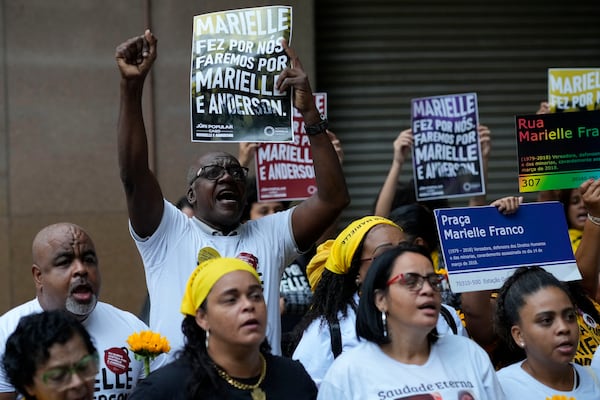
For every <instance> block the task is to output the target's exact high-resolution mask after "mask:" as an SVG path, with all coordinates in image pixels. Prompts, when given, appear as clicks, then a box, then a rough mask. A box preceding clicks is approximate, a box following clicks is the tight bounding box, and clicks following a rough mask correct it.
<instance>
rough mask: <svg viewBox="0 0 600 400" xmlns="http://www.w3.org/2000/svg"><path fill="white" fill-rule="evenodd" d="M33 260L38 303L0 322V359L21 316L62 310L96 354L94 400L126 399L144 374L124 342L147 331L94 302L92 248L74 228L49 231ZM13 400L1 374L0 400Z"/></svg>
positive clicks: (96, 278)
mask: <svg viewBox="0 0 600 400" xmlns="http://www.w3.org/2000/svg"><path fill="white" fill-rule="evenodd" d="M32 258H33V265H32V267H31V273H32V275H33V282H34V284H35V289H36V297H35V299H33V300H30V301H28V302H27V303H24V304H21V305H20V306H17V307H15V308H13V309H12V310H10V311H8V312H7V313H6V314H4V315H3V316H2V317H0V352H1V355H4V344H5V342H6V339H7V338H8V336H10V334H11V333H12V332H13V331H14V330H15V328H16V327H17V324H18V322H19V319H20V318H21V317H22V316H25V315H29V314H34V313H39V312H42V311H49V310H57V309H65V310H67V311H68V312H69V313H71V314H73V315H74V316H75V317H76V318H77V319H79V320H80V321H81V322H82V323H83V325H84V326H85V328H86V329H87V330H88V332H89V333H90V335H91V337H92V339H93V340H94V344H95V345H96V348H97V349H98V353H99V354H98V355H99V359H100V369H99V372H98V375H97V376H96V380H95V388H94V391H95V399H97V400H108V399H125V398H126V397H127V396H128V394H129V393H130V392H131V391H132V390H133V388H134V387H135V385H136V384H137V381H138V379H139V378H140V377H141V376H142V374H143V363H142V362H140V361H137V360H135V358H134V357H133V354H132V353H131V352H130V351H128V350H127V343H126V340H127V337H128V336H129V335H130V334H132V333H133V332H139V331H141V330H147V329H148V327H147V326H146V325H145V324H144V323H143V322H142V321H140V320H139V319H138V318H137V317H136V316H134V315H133V314H131V313H129V312H126V311H122V310H119V309H118V308H115V307H113V306H111V305H109V304H106V303H103V302H100V301H98V295H99V293H100V270H99V268H98V256H97V254H96V248H95V247H94V242H93V241H92V239H91V238H90V236H89V235H88V234H87V233H86V232H85V231H84V230H83V229H82V228H81V227H79V226H77V225H75V224H71V223H66V222H65V223H58V224H54V225H50V226H47V227H45V228H43V229H42V230H41V231H40V232H39V233H38V234H37V235H36V237H35V239H34V240H33V246H32ZM162 361H163V360H162V359H160V360H159V361H158V362H157V363H156V364H155V365H154V367H157V366H158V364H160V363H162ZM15 398H16V393H15V389H14V388H13V387H12V386H11V385H10V384H9V383H8V380H7V379H6V376H5V375H4V371H2V373H1V374H0V400H6V399H15Z"/></svg>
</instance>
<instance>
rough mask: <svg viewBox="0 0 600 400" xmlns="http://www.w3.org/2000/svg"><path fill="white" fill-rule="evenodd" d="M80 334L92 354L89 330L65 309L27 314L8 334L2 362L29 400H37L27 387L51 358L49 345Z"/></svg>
mask: <svg viewBox="0 0 600 400" xmlns="http://www.w3.org/2000/svg"><path fill="white" fill-rule="evenodd" d="M77 336H79V337H81V339H82V340H83V343H84V345H85V347H86V350H87V351H88V353H89V354H95V353H96V348H95V347H94V343H93V342H92V339H91V337H90V334H89V333H88V332H87V330H86V329H85V328H84V327H83V325H81V322H79V321H78V320H77V319H76V318H75V317H74V316H73V315H72V314H70V313H68V312H67V311H64V310H54V311H44V312H41V313H37V314H31V315H27V316H25V317H23V318H21V320H20V321H19V324H18V325H17V328H16V329H15V331H14V332H13V333H12V334H11V335H10V336H9V337H8V339H7V341H6V348H5V350H4V357H3V359H2V364H3V366H4V371H5V372H6V376H7V377H8V380H9V382H10V383H11V385H13V386H14V387H15V389H16V390H17V391H18V392H19V393H21V394H22V395H23V396H24V398H25V399H27V400H35V396H31V395H29V394H28V393H27V390H26V389H25V388H26V387H28V386H33V377H34V376H35V373H36V371H37V369H38V367H40V366H42V365H43V364H45V363H46V362H47V361H48V360H49V359H50V348H51V347H52V346H54V345H55V344H65V343H66V342H68V341H69V340H71V339H72V338H74V337H77Z"/></svg>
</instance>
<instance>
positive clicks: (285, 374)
mask: <svg viewBox="0 0 600 400" xmlns="http://www.w3.org/2000/svg"><path fill="white" fill-rule="evenodd" d="M265 359H266V361H267V374H266V376H265V380H264V381H263V383H262V384H261V385H260V388H261V389H262V390H263V391H264V392H265V393H266V397H267V399H286V400H314V399H316V398H317V387H316V385H315V383H314V382H313V381H312V379H311V378H310V376H309V375H308V373H307V372H306V370H305V369H304V367H303V366H302V364H300V362H298V361H295V360H291V359H288V358H285V357H278V356H273V355H266V356H265ZM192 378H193V376H192V370H191V367H190V365H189V363H188V361H187V359H185V358H180V359H178V360H176V361H174V362H172V363H170V364H168V365H165V366H164V367H162V368H160V369H158V370H156V371H154V372H152V373H151V374H150V376H149V377H148V378H146V379H144V380H142V381H141V382H139V383H138V385H137V386H136V388H135V390H134V391H133V393H131V395H129V397H128V400H152V399H156V400H164V399H172V400H188V397H187V384H188V382H189V380H190V379H192ZM234 378H235V377H234ZM235 379H236V380H238V381H239V382H242V383H247V384H254V383H256V378H255V379H242V378H235ZM218 381H219V384H220V389H222V390H223V391H222V392H220V393H218V394H217V393H207V394H206V396H202V397H201V399H200V400H207V399H222V398H227V399H233V400H249V399H251V398H252V397H251V396H250V391H249V390H241V389H236V388H234V387H233V386H231V385H229V384H228V383H227V382H225V381H224V380H222V379H219V380H218ZM224 396H225V397H224ZM195 400H198V399H195Z"/></svg>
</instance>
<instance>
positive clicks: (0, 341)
mask: <svg viewBox="0 0 600 400" xmlns="http://www.w3.org/2000/svg"><path fill="white" fill-rule="evenodd" d="M42 311H43V309H42V307H41V306H40V303H39V301H38V300H37V298H36V299H33V300H30V301H28V302H27V303H23V304H21V305H20V306H17V307H15V308H13V309H11V310H9V311H8V312H6V313H5V314H4V315H3V316H2V317H0V348H1V350H0V355H1V356H2V357H3V356H4V347H5V345H6V340H7V339H8V337H9V336H10V335H11V334H12V333H13V332H14V331H15V329H16V327H17V324H18V323H19V320H20V319H21V317H23V316H26V315H30V314H34V313H40V312H42ZM83 326H84V327H85V328H86V329H87V331H88V332H89V334H90V336H91V337H92V340H93V343H94V345H95V346H96V350H97V351H98V355H99V359H100V370H99V372H98V375H97V376H96V382H95V384H94V386H95V388H94V390H95V391H94V399H97V400H108V399H125V398H126V397H127V395H128V394H129V393H131V392H132V391H133V388H134V387H135V385H136V384H137V381H138V379H139V378H140V377H142V376H143V373H144V369H143V363H142V362H141V361H137V360H136V359H135V358H134V355H133V352H131V351H129V350H128V348H127V337H128V336H129V335H131V334H132V333H134V332H139V331H142V330H147V329H148V327H147V326H146V324H144V323H143V322H142V321H141V320H140V319H138V318H137V317H136V316H135V315H133V314H131V313H129V312H127V311H123V310H120V309H118V308H116V307H113V306H111V305H110V304H107V303H102V302H98V303H97V304H96V307H95V308H94V310H93V311H92V313H91V314H90V315H89V316H88V317H87V319H86V320H85V321H83ZM157 360H158V359H157ZM163 362H164V360H163V359H161V362H160V363H153V365H152V369H156V368H158V366H160V365H161V364H162V363H163ZM0 370H2V371H1V373H0V392H2V393H5V392H14V391H15V388H14V387H13V386H12V385H11V384H10V383H9V382H8V380H7V378H6V375H5V374H4V370H3V369H2V368H0Z"/></svg>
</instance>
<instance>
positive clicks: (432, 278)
mask: <svg viewBox="0 0 600 400" xmlns="http://www.w3.org/2000/svg"><path fill="white" fill-rule="evenodd" d="M444 279H446V277H445V276H444V275H441V274H436V273H435V272H432V273H430V274H427V275H419V274H417V273H414V272H408V273H406V274H398V275H396V276H394V277H393V278H391V279H390V280H389V281H387V286H390V285H392V284H394V283H396V282H398V283H399V284H400V285H401V286H404V287H405V288H407V289H408V290H410V291H411V292H418V291H419V290H421V289H422V288H423V285H424V284H425V280H427V282H429V286H431V288H432V289H433V290H435V291H436V292H439V291H441V290H442V288H443V282H444Z"/></svg>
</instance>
